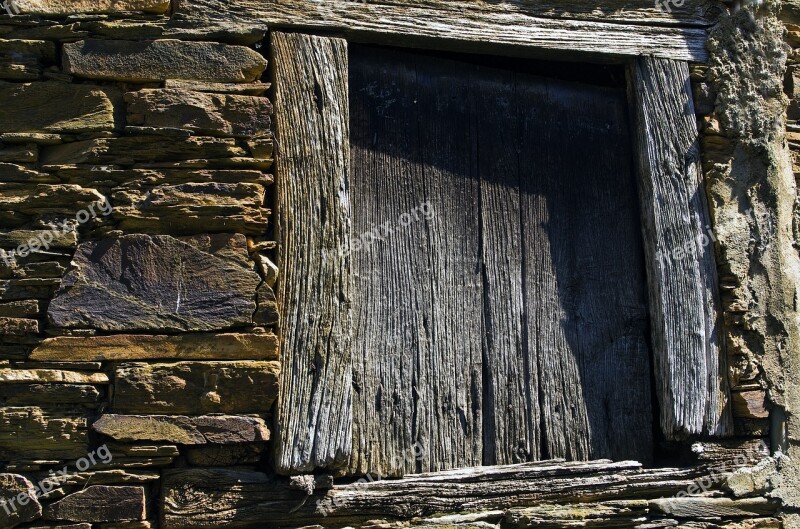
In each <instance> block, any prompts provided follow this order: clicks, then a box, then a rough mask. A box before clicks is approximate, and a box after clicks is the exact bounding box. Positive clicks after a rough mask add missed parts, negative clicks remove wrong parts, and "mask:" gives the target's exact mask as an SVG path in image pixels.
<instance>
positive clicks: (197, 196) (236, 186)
mask: <svg viewBox="0 0 800 529" xmlns="http://www.w3.org/2000/svg"><path fill="white" fill-rule="evenodd" d="M264 193H265V190H264V187H263V186H261V185H259V184H248V183H191V184H178V185H164V186H155V187H144V188H138V189H120V190H119V191H117V192H115V193H114V194H113V195H112V200H113V201H114V203H115V204H117V208H116V210H115V215H116V217H117V218H119V219H120V221H121V226H122V227H123V228H124V229H128V230H130V231H149V232H153V231H155V232H156V233H160V232H165V231H169V232H172V233H187V232H188V233H191V232H192V231H196V229H197V226H203V228H204V229H205V230H207V231H236V232H244V233H248V234H251V233H262V232H263V231H264V230H265V229H266V227H267V219H268V215H267V214H268V213H269V211H268V210H265V209H263V207H262V206H263V204H264Z"/></svg>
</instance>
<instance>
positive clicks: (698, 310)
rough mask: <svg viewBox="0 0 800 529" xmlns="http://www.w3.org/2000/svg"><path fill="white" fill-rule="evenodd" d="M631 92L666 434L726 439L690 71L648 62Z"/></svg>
mask: <svg viewBox="0 0 800 529" xmlns="http://www.w3.org/2000/svg"><path fill="white" fill-rule="evenodd" d="M629 85H630V87H629V93H630V97H631V108H632V113H633V116H634V123H635V125H634V126H635V129H634V136H635V138H636V139H637V141H638V144H637V151H638V162H639V173H640V178H639V193H640V202H641V206H642V224H643V232H644V241H645V256H646V263H647V272H648V284H649V291H650V292H649V298H650V315H651V323H652V326H651V327H652V344H653V349H654V358H655V380H656V389H657V393H658V399H659V402H660V405H661V406H660V408H661V409H660V411H661V413H660V416H661V428H662V430H663V431H664V434H665V435H666V437H667V438H668V439H682V438H685V437H687V436H690V435H708V434H710V435H725V434H726V433H727V432H730V430H731V413H730V404H729V391H728V384H727V376H726V370H725V358H724V355H723V351H722V348H721V347H720V331H719V314H720V311H719V301H718V300H717V298H716V292H717V288H716V265H715V262H714V253H713V252H714V249H713V245H712V244H711V241H710V240H709V236H708V234H707V233H706V231H707V230H708V228H707V226H709V224H710V223H709V221H708V214H707V207H706V204H705V193H704V191H703V186H702V172H701V168H700V156H699V150H698V144H697V136H698V133H697V125H696V122H695V115H694V105H693V102H692V95H691V94H692V92H691V88H690V84H689V68H688V65H687V64H686V63H684V62H680V61H671V60H664V59H654V58H645V57H642V58H639V59H637V60H636V61H635V62H634V63H633V65H632V66H631V68H630V70H629Z"/></svg>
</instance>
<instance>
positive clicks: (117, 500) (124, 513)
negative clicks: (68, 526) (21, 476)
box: [44, 485, 145, 523]
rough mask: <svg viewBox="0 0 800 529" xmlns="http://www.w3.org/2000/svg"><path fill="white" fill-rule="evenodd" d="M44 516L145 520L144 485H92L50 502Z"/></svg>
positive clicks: (78, 519)
mask: <svg viewBox="0 0 800 529" xmlns="http://www.w3.org/2000/svg"><path fill="white" fill-rule="evenodd" d="M44 518H45V519H47V520H65V521H69V522H89V523H101V522H122V521H126V520H144V518H145V499H144V487H140V486H118V487H113V486H107V485H90V486H88V487H86V488H85V489H83V490H80V491H78V492H75V493H73V494H69V495H68V496H66V497H64V498H62V499H60V500H58V501H57V502H55V503H52V504H50V505H48V506H47V507H46V508H45V510H44Z"/></svg>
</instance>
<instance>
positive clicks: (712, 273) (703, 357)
mask: <svg viewBox="0 0 800 529" xmlns="http://www.w3.org/2000/svg"><path fill="white" fill-rule="evenodd" d="M215 1H216V0H212V1H211V3H212V4H213V3H214V2H215ZM625 1H626V0H611V1H610V2H608V4H610V5H612V6H619V5H620V4H624V3H625ZM567 3H568V2H567ZM697 5H699V4H695V5H694V7H693V8H687V9H685V10H682V11H678V12H676V14H675V15H674V16H673V17H672V18H670V19H669V20H665V19H664V17H662V16H661V15H659V14H658V13H655V12H654V10H653V9H649V8H640V9H632V10H629V11H628V12H627V13H626V14H625V15H624V16H625V17H627V19H620V18H619V17H620V16H623V15H619V14H618V11H613V10H612V13H611V14H610V15H609V14H606V15H602V16H600V15H596V14H593V13H594V12H587V13H578V15H573V16H577V17H578V19H574V18H570V19H559V18H546V17H543V16H541V14H539V13H533V14H531V10H534V9H535V8H534V7H532V6H528V5H527V4H525V3H524V2H523V1H522V0H509V1H508V2H507V3H506V4H493V3H487V2H478V1H472V0H454V1H448V2H440V1H438V0H415V1H414V2H413V4H412V5H411V6H410V7H409V6H407V5H405V6H404V5H400V4H399V2H398V1H394V0H379V1H377V2H370V3H362V2H354V1H347V0H273V1H271V2H262V1H258V0H234V1H233V2H232V4H226V9H228V10H232V11H233V13H234V14H235V16H231V13H230V12H228V13H226V16H227V19H228V20H230V19H232V18H233V19H236V18H237V17H238V19H239V20H240V21H244V22H247V23H253V24H259V25H263V24H266V25H267V27H268V28H269V29H270V30H274V29H275V28H281V29H282V30H283V29H288V30H291V31H294V30H303V31H309V30H310V31H311V32H313V33H317V34H324V35H331V34H332V35H337V36H308V35H303V34H300V33H297V34H293V33H284V32H282V31H273V33H272V36H271V44H272V46H271V53H272V70H273V72H274V81H275V112H276V117H277V119H276V129H277V131H276V132H277V146H278V149H277V156H276V172H277V175H276V176H277V181H278V187H279V192H278V193H279V199H278V208H277V218H278V221H277V225H278V234H279V235H278V236H279V243H280V254H281V255H280V263H279V266H280V268H281V269H282V270H284V271H285V273H284V276H283V281H282V283H281V285H280V287H279V292H278V295H279V300H280V302H281V307H282V309H281V310H282V316H283V317H282V322H283V332H282V333H281V334H282V338H281V339H282V347H281V349H282V351H283V361H282V363H283V383H282V384H281V395H280V399H279V405H278V408H277V409H278V414H277V417H276V430H277V432H276V433H277V439H276V467H277V471H278V472H279V473H284V474H299V473H308V472H312V471H315V470H321V469H325V470H327V471H329V472H332V473H337V472H341V471H342V469H343V468H345V467H346V460H347V459H348V457H349V452H350V451H351V450H352V442H353V440H352V427H351V424H350V423H349V422H348V421H351V420H352V410H351V408H350V407H351V405H352V404H351V403H352V370H351V366H350V357H349V354H350V351H349V339H350V334H349V325H350V321H351V319H350V305H349V294H350V291H351V288H352V283H351V277H350V273H351V269H350V262H349V260H348V258H347V257H346V256H344V257H342V256H337V255H336V254H335V253H331V252H329V253H328V254H326V255H324V256H323V255H322V252H323V251H324V249H327V250H331V249H334V248H336V247H338V245H339V244H341V243H342V242H343V241H348V240H349V238H350V237H349V235H350V231H349V230H350V218H349V208H350V204H349V198H348V197H347V182H348V178H349V145H348V137H349V136H348V134H349V132H348V131H349V117H348V110H347V107H348V95H347V39H350V40H353V41H358V42H369V43H380V44H393V45H401V46H407V47H423V48H432V49H440V50H453V49H456V48H457V49H459V50H460V51H473V52H479V53H491V54H499V55H511V56H538V57H541V56H545V57H548V58H554V55H553V53H554V51H557V52H558V54H557V55H556V56H557V58H559V59H567V60H582V61H583V62H615V63H621V64H624V65H625V66H626V71H627V77H628V87H629V89H628V93H629V99H630V105H629V108H630V113H631V118H632V119H631V122H632V126H633V128H632V133H633V134H632V136H633V138H634V142H635V145H634V151H635V153H636V161H637V164H638V174H639V179H638V181H639V196H640V204H641V211H642V228H643V242H644V246H645V260H646V267H647V275H648V287H649V298H650V299H649V304H650V317H651V327H652V346H653V356H654V370H655V379H656V390H657V394H658V403H659V410H660V417H661V418H660V425H661V429H662V431H663V433H664V436H665V437H666V439H668V440H685V439H688V438H692V437H696V436H710V437H720V436H725V435H728V434H729V433H730V432H731V430H732V424H731V423H732V418H731V413H730V405H729V389H728V385H727V374H726V363H725V354H724V346H723V343H722V333H721V332H720V314H721V312H720V307H719V299H718V287H717V283H716V265H715V262H714V249H713V246H712V245H711V244H708V243H702V242H700V241H702V240H703V238H704V237H706V238H707V232H708V230H709V229H710V228H709V215H708V208H707V205H706V199H705V192H704V188H703V176H702V171H701V167H700V151H699V145H698V130H697V123H696V118H695V115H694V104H693V98H692V91H691V87H690V83H689V62H693V63H697V62H699V63H702V62H704V61H705V60H706V59H707V56H706V53H705V39H706V31H707V27H708V26H710V25H711V24H712V23H713V19H712V18H703V17H702V16H700V15H698V10H697V9H696V7H697ZM702 5H703V6H705V7H704V9H706V12H708V10H710V7H709V6H713V5H715V2H713V1H709V2H704V3H702ZM503 6H505V7H503ZM526 10H527V11H526ZM555 11H558V10H557V9H556V10H555ZM562 11H563V9H562ZM712 11H713V10H712ZM550 14H551V15H552V13H550ZM556 14H558V13H556ZM211 19H213V13H212V16H211ZM220 20H222V18H221V17H220ZM625 20H627V21H628V22H629V23H628V24H625V23H623V22H625ZM221 23H222V22H220V24H221ZM654 24H657V25H654ZM509 28H512V29H511V30H510V29H509ZM476 29H477V30H480V31H479V32H478V33H476ZM339 35H343V36H345V37H346V39H345V38H340V37H338V36H339ZM298 54H299V55H298ZM298 124H300V125H298ZM318 204H321V205H322V206H321V207H317V206H316V205H318ZM310 205H313V207H311V206H310ZM301 217H302V218H301ZM298 235H301V236H302V237H303V239H302V240H299V239H298ZM675 249H680V256H681V257H680V258H677V257H678V255H677V254H676V252H675ZM299 260H304V261H306V262H309V261H313V262H315V263H318V264H320V266H317V267H316V268H314V270H315V273H312V274H306V275H304V276H303V277H299V278H295V277H294V276H293V273H292V270H293V268H292V267H293V265H294V264H295V263H297V262H298V261H299ZM307 270H308V269H307ZM293 282H294V283H293ZM294 326H298V327H303V328H302V329H300V328H298V327H294Z"/></svg>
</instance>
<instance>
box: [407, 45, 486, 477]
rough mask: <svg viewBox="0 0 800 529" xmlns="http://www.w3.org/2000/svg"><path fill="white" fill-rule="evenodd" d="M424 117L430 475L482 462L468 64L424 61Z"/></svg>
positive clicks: (425, 411)
mask: <svg viewBox="0 0 800 529" xmlns="http://www.w3.org/2000/svg"><path fill="white" fill-rule="evenodd" d="M416 76H417V87H418V93H417V96H418V97H417V100H418V103H417V115H416V116H415V117H416V121H417V126H418V128H419V131H420V132H419V135H420V137H419V140H420V149H421V153H420V154H421V159H420V162H421V164H422V174H423V177H424V185H425V191H426V202H427V203H428V204H429V207H430V211H431V213H432V214H431V215H430V218H429V219H428V222H427V223H426V226H427V227H428V245H429V246H428V248H429V254H428V256H429V257H428V267H429V269H430V276H431V277H430V281H431V282H430V321H429V328H430V331H429V332H430V337H431V343H430V348H429V349H428V350H427V351H425V350H420V351H419V352H418V355H419V356H418V360H417V365H418V369H417V390H418V391H419V393H420V394H419V397H418V399H417V409H416V413H417V420H416V428H417V431H418V434H417V435H418V437H419V439H420V443H421V444H422V446H424V447H425V448H426V450H425V453H424V455H423V458H422V471H423V472H426V471H428V472H435V471H439V470H446V469H451V468H460V467H468V466H475V465H478V464H480V463H481V461H482V457H483V456H482V452H483V451H482V441H481V413H482V409H481V408H482V403H481V400H482V397H481V392H482V387H481V385H482V381H481V378H482V377H481V370H480V366H481V357H482V346H481V342H482V332H481V331H482V329H481V320H482V313H483V306H482V301H483V295H484V294H483V285H482V282H481V274H480V265H479V263H480V249H479V248H480V234H479V232H480V228H479V219H478V216H477V215H476V213H475V212H476V211H477V210H478V196H479V194H480V183H479V181H478V179H477V175H476V174H475V170H474V167H475V161H474V159H473V157H474V141H475V135H474V133H473V131H472V130H471V124H472V115H471V109H470V106H469V94H470V93H471V92H472V91H473V90H474V86H473V84H472V83H471V82H470V80H469V78H468V77H467V76H465V75H463V63H462V62H461V61H460V60H457V59H453V58H446V57H433V56H426V55H418V56H417V57H416Z"/></svg>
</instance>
